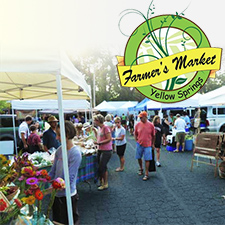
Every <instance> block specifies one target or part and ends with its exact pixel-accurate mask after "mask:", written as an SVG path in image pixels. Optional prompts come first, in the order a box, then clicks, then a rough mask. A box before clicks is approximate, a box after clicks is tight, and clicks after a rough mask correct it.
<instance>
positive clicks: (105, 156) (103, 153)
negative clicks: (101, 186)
mask: <svg viewBox="0 0 225 225" xmlns="http://www.w3.org/2000/svg"><path fill="white" fill-rule="evenodd" d="M111 156H112V150H98V154H97V162H98V175H99V177H100V178H102V177H103V175H104V173H105V172H106V171H107V164H108V162H109V160H110V158H111Z"/></svg>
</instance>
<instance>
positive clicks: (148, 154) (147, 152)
mask: <svg viewBox="0 0 225 225" xmlns="http://www.w3.org/2000/svg"><path fill="white" fill-rule="evenodd" d="M143 155H144V160H145V161H150V160H152V147H144V146H141V145H140V144H139V143H138V142H137V148H136V159H141V158H142V156H143Z"/></svg>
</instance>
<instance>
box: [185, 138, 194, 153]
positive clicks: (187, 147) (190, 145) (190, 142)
mask: <svg viewBox="0 0 225 225" xmlns="http://www.w3.org/2000/svg"><path fill="white" fill-rule="evenodd" d="M184 149H185V150H187V151H192V150H193V140H192V139H190V140H185V147H184Z"/></svg>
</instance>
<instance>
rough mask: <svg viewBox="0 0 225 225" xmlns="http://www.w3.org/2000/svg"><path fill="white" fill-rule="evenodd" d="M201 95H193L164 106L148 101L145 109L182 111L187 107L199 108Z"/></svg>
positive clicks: (163, 104)
mask: <svg viewBox="0 0 225 225" xmlns="http://www.w3.org/2000/svg"><path fill="white" fill-rule="evenodd" d="M200 96H201V94H198V93H197V94H195V95H194V96H192V97H190V98H188V99H186V100H184V101H182V102H176V103H173V104H166V103H160V102H155V101H148V102H147V109H148V110H151V109H152V110H154V109H155V110H160V109H184V108H188V107H199V98H200Z"/></svg>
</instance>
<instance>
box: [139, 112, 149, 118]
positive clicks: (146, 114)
mask: <svg viewBox="0 0 225 225" xmlns="http://www.w3.org/2000/svg"><path fill="white" fill-rule="evenodd" d="M138 117H148V113H147V112H145V111H143V112H141V113H140V114H139V115H138Z"/></svg>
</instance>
